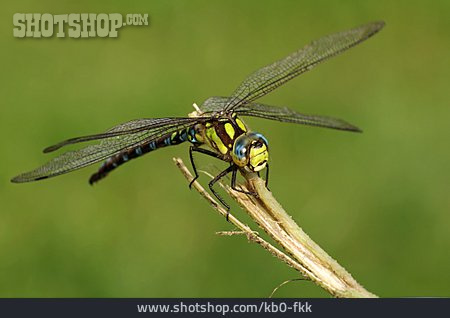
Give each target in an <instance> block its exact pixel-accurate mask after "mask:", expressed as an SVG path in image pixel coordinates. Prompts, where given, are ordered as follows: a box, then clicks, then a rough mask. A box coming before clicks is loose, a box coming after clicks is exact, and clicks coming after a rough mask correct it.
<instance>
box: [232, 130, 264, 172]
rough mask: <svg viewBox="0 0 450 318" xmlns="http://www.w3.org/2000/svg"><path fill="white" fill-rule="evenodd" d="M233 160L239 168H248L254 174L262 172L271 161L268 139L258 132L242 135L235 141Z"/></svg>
mask: <svg viewBox="0 0 450 318" xmlns="http://www.w3.org/2000/svg"><path fill="white" fill-rule="evenodd" d="M231 158H232V159H233V162H234V163H235V164H236V165H238V166H239V167H247V168H248V169H250V170H251V171H254V172H258V171H261V170H262V169H264V168H265V167H266V165H267V161H268V160H269V148H268V142H267V139H266V138H265V137H264V136H263V135H262V134H260V133H256V132H246V133H244V134H242V135H240V136H239V137H237V138H236V140H235V141H234V144H233V150H232V151H231Z"/></svg>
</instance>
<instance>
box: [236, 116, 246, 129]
mask: <svg viewBox="0 0 450 318" xmlns="http://www.w3.org/2000/svg"><path fill="white" fill-rule="evenodd" d="M235 121H236V124H237V125H238V126H239V128H241V129H242V130H243V131H244V132H247V127H245V124H244V123H243V122H242V120H240V119H239V118H236V119H235Z"/></svg>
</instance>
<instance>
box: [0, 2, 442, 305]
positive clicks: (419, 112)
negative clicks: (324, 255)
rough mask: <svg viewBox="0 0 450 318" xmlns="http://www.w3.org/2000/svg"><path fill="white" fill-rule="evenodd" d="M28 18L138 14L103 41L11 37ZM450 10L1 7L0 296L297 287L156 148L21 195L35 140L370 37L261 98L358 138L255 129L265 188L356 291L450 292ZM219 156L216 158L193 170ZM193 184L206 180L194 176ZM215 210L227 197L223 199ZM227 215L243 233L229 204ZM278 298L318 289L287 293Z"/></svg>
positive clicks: (155, 107) (189, 293) (391, 5)
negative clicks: (379, 24)
mask: <svg viewBox="0 0 450 318" xmlns="http://www.w3.org/2000/svg"><path fill="white" fill-rule="evenodd" d="M16 12H25V13H34V12H36V13H46V12H48V13H53V14H66V13H83V12H94V13H114V12H118V13H122V14H124V15H125V14H127V13H148V14H149V16H150V25H149V26H127V27H123V28H122V29H120V30H119V38H117V39H111V38H107V39H101V38H94V39H72V38H64V39H59V38H56V37H55V36H54V37H53V38H50V39H32V38H25V39H19V38H14V37H13V32H12V31H13V24H12V17H13V14H14V13H16ZM449 12H450V2H449V1H421V2H419V1H363V2H362V1H284V2H283V1H189V2H188V1H134V2H133V3H127V2H119V1H114V2H111V1H107V2H106V1H105V2H104V3H101V2H98V3H95V4H93V3H92V2H91V1H77V2H76V3H69V2H61V1H48V0H47V1H39V2H38V1H7V2H2V10H1V13H0V14H1V19H0V36H1V50H0V61H1V64H2V67H1V70H2V71H1V82H0V92H1V108H0V111H1V113H0V114H1V123H0V133H1V136H2V138H1V149H2V150H1V151H2V153H1V158H2V159H1V165H0V196H1V197H0V297H266V296H268V295H269V294H270V293H271V291H272V289H273V288H275V287H276V286H277V285H278V284H280V283H281V282H283V281H285V280H288V279H292V278H296V277H298V275H297V273H296V272H295V271H294V270H292V269H290V268H288V267H287V266H285V265H284V264H282V263H280V262H279V261H278V260H276V259H275V258H274V257H272V256H270V255H269V254H268V253H267V252H265V251H264V250H262V249H261V248H260V247H258V246H256V245H254V244H249V243H247V241H246V239H245V238H244V237H240V236H237V237H220V236H217V235H215V232H216V231H219V230H231V229H233V228H232V227H231V226H230V224H228V223H226V222H225V220H224V219H223V218H222V217H220V216H219V215H218V214H216V213H215V212H214V211H213V210H212V209H211V208H210V207H209V206H208V205H207V204H206V202H205V201H203V200H202V199H201V198H200V197H199V195H198V194H197V193H195V192H194V191H189V189H188V187H187V184H186V182H185V180H184V179H183V177H182V176H181V175H180V173H179V171H178V169H177V168H176V167H175V166H174V164H173V163H172V160H171V158H172V157H174V156H181V157H182V158H183V159H185V161H187V159H188V156H187V154H188V151H187V149H188V148H187V145H180V146H178V147H171V148H170V149H169V148H166V149H163V150H160V151H157V152H154V153H152V154H150V155H148V156H145V157H143V158H141V159H139V160H135V161H133V162H132V163H130V164H126V165H124V166H123V167H121V168H120V169H118V170H117V171H114V172H113V173H112V174H111V175H110V176H109V177H108V178H107V179H105V180H104V181H102V182H100V183H99V184H97V185H95V186H94V187H91V186H89V185H88V183H87V180H88V178H89V176H90V174H91V173H93V172H95V171H96V169H97V166H92V167H89V168H86V169H83V170H80V171H77V172H74V173H71V174H68V175H64V176H61V177H58V178H54V179H50V180H45V181H41V182H36V183H30V184H19V185H18V184H11V183H10V182H9V179H10V178H11V177H13V176H14V175H16V174H18V173H20V172H23V171H25V170H29V169H32V168H35V167H36V166H38V165H39V164H42V163H44V162H45V161H46V160H48V159H49V158H51V157H52V156H54V155H53V154H49V155H44V154H42V149H43V148H44V147H46V146H48V145H50V144H53V143H55V142H58V141H60V140H62V139H65V138H68V137H73V136H78V135H84V134H90V133H97V132H101V131H104V130H106V129H108V128H109V127H111V126H113V125H115V124H118V123H121V122H124V121H127V120H130V119H134V118H141V117H164V116H184V115H186V114H187V113H188V112H190V111H192V106H191V105H192V103H193V102H197V103H201V102H203V100H204V99H206V98H207V97H209V96H212V95H229V94H231V92H233V90H234V89H235V88H236V87H237V85H238V84H239V83H240V81H241V80H243V79H244V77H245V76H246V75H248V74H249V73H251V72H253V71H254V70H256V69H258V68H259V67H261V66H264V65H266V64H268V63H271V62H273V61H275V60H276V59H279V58H282V57H284V56H285V55H287V54H289V53H291V52H293V51H294V50H296V49H298V48H300V47H302V46H303V45H304V44H306V43H308V42H309V41H311V40H313V39H315V38H318V37H320V36H322V35H326V34H329V33H334V32H337V31H341V30H345V29H349V28H352V27H355V26H358V25H360V24H364V23H367V22H369V21H373V20H378V19H383V20H385V21H386V27H385V29H383V30H382V31H381V32H380V33H379V34H377V35H376V36H375V37H373V38H371V39H370V40H368V41H367V42H365V43H363V44H361V45H360V46H358V47H356V48H354V49H351V50H350V51H348V52H346V53H345V54H343V55H342V56H339V57H337V58H334V59H332V60H330V61H328V62H326V63H325V64H323V65H320V66H319V67H317V68H316V69H314V70H313V71H312V72H309V73H307V74H305V75H303V76H301V77H300V78H298V79H295V80H294V81H292V82H290V83H288V84H287V85H285V86H283V87H280V88H279V89H278V90H277V91H275V92H273V93H272V94H270V96H266V97H264V98H263V99H262V100H261V101H263V102H266V103H269V104H275V105H288V106H290V107H292V108H294V109H296V110H298V111H301V112H304V113H313V114H322V115H329V116H335V117H340V118H344V119H346V120H348V121H349V122H351V123H354V124H356V125H358V126H359V127H361V128H363V130H364V133H363V134H350V133H345V132H338V131H333V130H326V129H318V128H311V127H303V126H295V125H289V124H283V123H277V122H270V121H265V120H263V119H251V120H247V124H250V126H251V127H252V128H253V129H254V130H257V131H261V132H264V134H265V135H266V137H267V138H268V139H269V142H270V147H271V184H270V188H271V190H272V191H273V193H274V194H275V196H276V197H277V198H278V199H279V201H280V202H281V203H282V204H283V205H284V207H285V208H286V210H287V211H288V212H289V213H290V214H291V215H292V216H293V218H294V219H295V220H296V221H297V222H298V223H299V224H300V225H301V226H302V227H303V228H304V230H305V231H306V232H307V233H308V234H309V235H310V236H311V237H312V238H313V239H314V240H315V241H316V242H317V243H319V244H320V245H321V246H322V247H323V248H324V249H325V250H326V251H327V252H328V253H330V255H332V256H333V257H334V258H336V259H337V260H338V261H339V262H340V263H341V264H342V265H343V266H344V267H345V268H346V269H348V270H349V271H350V272H351V273H352V275H353V276H354V277H355V278H356V279H357V280H358V281H359V282H360V283H361V284H363V285H364V286H365V287H366V288H367V289H368V290H370V291H372V292H374V293H376V294H378V295H380V296H384V297H398V296H450V287H449V286H450V275H449V274H448V269H449V268H450V255H449V250H450V235H449V223H450V213H449V212H450V195H449V194H450V164H449V159H450V148H449V137H450V125H449V120H450V107H449V97H450V96H449V95H450V94H449V78H450V77H449V75H450V58H449V56H450V54H449V53H450V19H449ZM210 164H215V165H217V166H219V167H222V166H223V165H222V164H221V163H218V162H215V161H214V160H211V159H203V160H200V166H202V167H204V168H205V167H208V165H210ZM207 181H208V180H207V178H206V177H203V178H202V182H203V184H206V183H207ZM228 201H230V199H228ZM232 213H234V214H236V215H237V216H239V217H240V218H242V219H243V220H245V221H246V222H250V220H248V218H246V216H245V214H244V212H243V211H241V210H240V209H239V208H238V207H237V206H236V205H233V206H232ZM276 296H280V297H321V296H325V297H327V296H328V294H326V293H325V292H324V291H322V290H321V289H320V288H318V287H317V286H315V285H314V284H313V283H311V282H293V283H291V284H288V285H285V286H283V287H282V288H280V289H279V291H278V292H277V294H276Z"/></svg>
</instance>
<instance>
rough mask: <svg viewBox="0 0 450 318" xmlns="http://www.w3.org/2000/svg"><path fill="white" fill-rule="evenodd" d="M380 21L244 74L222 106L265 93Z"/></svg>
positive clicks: (362, 35)
mask: <svg viewBox="0 0 450 318" xmlns="http://www.w3.org/2000/svg"><path fill="white" fill-rule="evenodd" d="M383 26H384V22H382V21H379V22H373V23H369V24H366V25H362V26H360V27H357V28H354V29H351V30H348V31H343V32H340V33H336V34H332V35H328V36H325V37H322V38H320V39H318V40H316V41H313V42H311V43H310V44H308V45H306V46H305V47H304V48H302V49H300V50H298V51H297V52H294V53H292V54H291V55H289V56H287V57H285V58H284V59H282V60H279V61H277V62H275V63H273V64H270V65H268V66H266V67H263V68H261V69H259V70H258V71H256V72H254V73H253V74H251V75H250V76H248V77H247V78H246V79H245V80H244V81H243V82H242V84H241V85H240V86H239V87H238V88H237V89H236V91H235V92H234V93H233V95H232V96H231V99H230V101H229V102H228V103H227V105H226V106H225V109H226V110H232V109H235V108H236V107H237V106H238V105H239V104H242V103H248V102H252V101H254V100H256V99H257V98H259V97H261V96H264V95H266V94H267V93H269V92H271V91H272V90H274V89H275V88H277V87H278V86H280V85H282V84H284V83H286V82H287V81H289V80H291V79H293V78H294V77H296V76H298V75H300V74H302V73H304V72H306V71H309V70H310V69H312V68H313V67H314V66H316V65H317V64H319V63H320V62H322V61H324V60H326V59H328V58H330V57H332V56H335V55H338V54H339V53H342V52H344V51H345V50H347V49H349V48H351V47H353V46H355V45H357V44H359V43H361V42H362V41H364V40H366V39H368V38H369V37H371V36H372V35H374V34H375V33H377V32H378V31H379V30H381V28H383Z"/></svg>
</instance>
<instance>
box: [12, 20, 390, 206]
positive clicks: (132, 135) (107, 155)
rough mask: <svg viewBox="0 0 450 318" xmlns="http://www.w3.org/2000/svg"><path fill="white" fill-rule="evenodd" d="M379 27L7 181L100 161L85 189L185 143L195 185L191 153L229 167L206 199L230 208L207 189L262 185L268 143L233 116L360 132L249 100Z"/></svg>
mask: <svg viewBox="0 0 450 318" xmlns="http://www.w3.org/2000/svg"><path fill="white" fill-rule="evenodd" d="M383 26H384V22H382V21H378V22H373V23H369V24H365V25H362V26H359V27H357V28H354V29H351V30H347V31H343V32H339V33H335V34H332V35H328V36H325V37H322V38H320V39H318V40H316V41H313V42H311V43H310V44H308V45H306V46H305V47H303V48H302V49H300V50H298V51H296V52H294V53H292V54H290V55H288V56H287V57H285V58H283V59H281V60H279V61H276V62H274V63H272V64H270V65H268V66H265V67H263V68H261V69H259V70H257V71H256V72H254V73H253V74H251V75H250V76H248V77H247V78H246V79H245V80H244V81H243V82H242V83H241V85H239V86H238V88H237V89H236V91H235V92H234V93H233V94H232V95H231V96H230V97H210V98H209V99H207V100H206V101H205V102H204V103H203V104H202V106H201V107H200V108H201V111H200V112H198V116H197V117H167V118H149V119H137V120H132V121H129V122H126V123H123V124H120V125H118V126H115V127H113V128H111V129H110V130H108V131H106V132H104V133H100V134H95V135H89V136H82V137H77V138H71V139H67V140H65V141H62V142H60V143H58V144H56V145H53V146H50V147H48V148H45V149H44V152H45V153H48V152H53V151H55V150H57V149H59V148H61V147H63V146H66V145H70V144H75V143H81V142H87V141H99V143H97V144H94V145H89V146H86V147H84V148H81V149H79V150H75V151H69V152H66V153H63V154H61V155H60V156H58V157H56V158H54V159H52V160H51V161H49V162H48V163H46V164H44V165H42V166H41V167H39V168H37V169H35V170H32V171H29V172H25V173H23V174H20V175H18V176H16V177H14V178H13V179H12V180H11V181H12V182H18V183H19V182H29V181H36V180H42V179H46V178H50V177H54V176H57V175H61V174H64V173H67V172H70V171H73V170H76V169H80V168H83V167H85V166H88V165H91V164H93V163H96V162H99V161H103V160H104V163H103V164H102V165H101V167H100V168H99V170H98V171H97V172H96V173H94V174H93V175H92V176H91V178H90V179H89V183H91V184H93V183H95V182H97V181H99V180H100V179H102V178H104V177H106V176H107V175H108V174H109V173H110V172H111V171H112V170H114V169H115V168H117V167H118V166H120V165H122V164H123V163H125V162H128V161H129V160H131V159H134V158H137V157H140V156H142V155H143V154H146V153H148V152H150V151H153V150H156V149H159V148H162V147H166V146H171V145H177V144H180V143H183V142H185V141H188V142H190V143H191V146H190V148H189V154H190V159H191V163H192V167H193V170H194V173H195V179H197V178H198V173H197V169H196V167H195V164H194V158H193V153H194V152H200V153H203V154H206V155H210V156H212V157H215V158H218V159H220V160H223V161H226V162H229V163H230V166H229V167H228V168H227V169H225V170H224V171H222V172H221V173H219V174H218V175H217V176H216V177H214V178H213V179H212V180H211V181H210V182H209V187H210V189H211V191H212V193H213V194H214V195H215V196H216V197H217V198H218V199H219V200H220V202H221V203H222V204H223V205H224V206H225V207H227V209H229V206H228V205H227V203H226V202H225V201H224V200H223V199H222V198H221V197H220V196H219V195H218V193H217V192H216V191H215V190H214V188H213V185H214V184H215V183H216V182H217V181H218V180H220V179H221V178H222V177H224V176H225V175H227V174H228V173H232V178H231V186H232V188H233V189H235V190H237V191H241V192H242V190H240V189H238V188H237V187H236V173H237V171H239V170H240V169H245V170H248V171H253V172H258V173H259V172H260V171H261V170H263V169H264V168H266V182H267V180H268V171H269V164H268V161H269V148H268V142H267V139H266V138H265V137H264V136H263V135H262V134H260V133H256V132H252V131H250V130H249V129H248V127H247V126H246V125H245V124H244V122H243V121H242V120H241V119H239V117H238V116H253V117H260V118H265V119H271V120H276V121H281V122H288V123H296V124H303V125H311V126H319V127H325V128H332V129H338V130H346V131H352V132H359V131H360V129H359V128H357V127H356V126H354V125H351V124H349V123H347V122H346V121H343V120H340V119H335V118H331V117H325V116H317V115H306V114H301V113H298V112H296V111H294V110H291V109H289V108H287V107H277V106H269V105H264V104H259V103H255V100H256V99H258V98H260V97H262V96H264V95H266V94H267V93H269V92H271V91H273V90H274V89H276V88H277V87H278V86H280V85H282V84H284V83H286V82H287V81H289V80H291V79H293V78H294V77H296V76H298V75H300V74H303V73H305V72H306V71H309V70H310V69H312V68H313V67H315V66H316V65H318V64H319V63H321V62H322V61H325V60H326V59H328V58H330V57H333V56H335V55H338V54H340V53H342V52H344V51H346V50H347V49H349V48H351V47H353V46H355V45H357V44H359V43H361V42H363V41H364V40H366V39H368V38H369V37H371V36H372V35H374V34H375V33H377V32H378V31H379V30H381V29H382V28H383ZM195 179H194V180H195ZM191 184H192V183H191Z"/></svg>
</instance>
